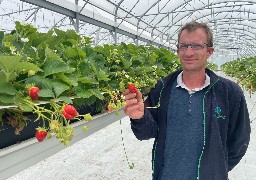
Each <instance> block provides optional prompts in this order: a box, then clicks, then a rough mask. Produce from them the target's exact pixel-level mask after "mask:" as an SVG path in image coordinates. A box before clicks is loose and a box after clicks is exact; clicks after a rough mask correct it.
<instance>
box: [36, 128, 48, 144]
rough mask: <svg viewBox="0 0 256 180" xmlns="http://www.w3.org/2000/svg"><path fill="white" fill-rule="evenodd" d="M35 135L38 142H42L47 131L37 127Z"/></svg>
mask: <svg viewBox="0 0 256 180" xmlns="http://www.w3.org/2000/svg"><path fill="white" fill-rule="evenodd" d="M35 136H36V139H37V140H38V142H42V141H43V140H44V138H46V136H47V132H46V130H45V129H44V128H37V131H36V134H35Z"/></svg>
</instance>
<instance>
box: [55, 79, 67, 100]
mask: <svg viewBox="0 0 256 180" xmlns="http://www.w3.org/2000/svg"><path fill="white" fill-rule="evenodd" d="M53 89H54V92H55V95H56V97H59V96H60V95H61V93H63V92H64V91H66V90H68V89H69V86H67V85H66V84H64V83H61V82H53Z"/></svg>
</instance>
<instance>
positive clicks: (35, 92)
mask: <svg viewBox="0 0 256 180" xmlns="http://www.w3.org/2000/svg"><path fill="white" fill-rule="evenodd" d="M39 91H40V89H39V87H36V86H34V87H31V88H30V89H29V90H28V95H29V96H30V97H31V99H32V100H34V101H36V100H38V99H39V96H38V92H39Z"/></svg>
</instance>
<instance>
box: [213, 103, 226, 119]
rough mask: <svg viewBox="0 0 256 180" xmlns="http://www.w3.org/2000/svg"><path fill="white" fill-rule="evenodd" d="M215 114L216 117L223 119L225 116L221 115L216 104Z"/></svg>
mask: <svg viewBox="0 0 256 180" xmlns="http://www.w3.org/2000/svg"><path fill="white" fill-rule="evenodd" d="M215 116H216V118H218V119H219V118H221V119H225V116H222V115H221V108H220V107H219V106H217V107H216V108H215Z"/></svg>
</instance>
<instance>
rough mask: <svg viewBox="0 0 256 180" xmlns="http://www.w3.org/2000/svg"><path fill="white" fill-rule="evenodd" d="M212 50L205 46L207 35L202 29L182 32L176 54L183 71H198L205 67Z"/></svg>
mask: <svg viewBox="0 0 256 180" xmlns="http://www.w3.org/2000/svg"><path fill="white" fill-rule="evenodd" d="M213 51H214V49H213V48H212V47H209V46H208V45H207V35H206V33H205V31H204V30H203V29H197V30H195V31H192V32H188V31H187V30H183V31H182V33H181V35H180V42H179V44H178V48H177V54H178V56H179V59H180V62H181V64H182V67H183V71H200V70H204V69H205V67H206V62H207V59H208V58H209V57H210V56H211V55H212V53H213Z"/></svg>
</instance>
